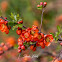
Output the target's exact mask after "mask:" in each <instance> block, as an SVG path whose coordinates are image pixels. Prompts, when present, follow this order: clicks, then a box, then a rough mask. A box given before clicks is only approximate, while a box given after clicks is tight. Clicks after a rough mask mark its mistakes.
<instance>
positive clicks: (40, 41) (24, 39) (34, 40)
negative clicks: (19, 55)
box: [16, 25, 53, 52]
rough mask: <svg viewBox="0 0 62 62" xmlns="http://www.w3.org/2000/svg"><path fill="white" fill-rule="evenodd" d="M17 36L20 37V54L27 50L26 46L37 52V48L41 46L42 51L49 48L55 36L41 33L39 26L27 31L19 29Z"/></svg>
mask: <svg viewBox="0 0 62 62" xmlns="http://www.w3.org/2000/svg"><path fill="white" fill-rule="evenodd" d="M16 32H17V34H18V35H20V37H19V38H18V45H19V47H18V52H21V51H22V50H25V49H26V47H27V46H26V44H28V45H29V46H30V49H31V50H33V51H35V50H36V46H41V48H42V49H44V48H45V46H49V45H50V44H51V42H53V36H52V35H51V34H49V35H44V34H43V33H39V30H38V27H37V26H34V25H33V26H32V28H29V27H28V28H27V29H25V30H24V29H20V28H18V29H17V31H16Z"/></svg>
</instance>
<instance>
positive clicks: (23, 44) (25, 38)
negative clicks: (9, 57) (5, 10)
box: [0, 2, 62, 55]
mask: <svg viewBox="0 0 62 62" xmlns="http://www.w3.org/2000/svg"><path fill="white" fill-rule="evenodd" d="M46 5H47V3H46V2H44V3H43V2H40V5H37V8H38V9H42V16H41V25H40V29H39V28H38V27H37V26H35V25H33V26H32V28H30V27H25V26H23V20H22V19H20V17H19V14H17V15H14V14H13V13H11V16H10V17H11V18H12V20H13V21H8V20H7V18H6V17H5V18H3V17H2V16H1V17H0V30H1V32H5V33H6V34H8V33H9V30H10V29H11V28H12V30H14V29H17V30H16V33H17V34H18V35H19V38H18V45H19V46H18V52H19V53H21V52H22V51H23V50H26V49H27V48H28V47H30V49H31V50H33V51H36V48H37V47H41V48H42V49H44V48H45V47H48V46H50V44H51V43H52V42H53V41H54V40H58V38H57V36H58V35H59V34H60V32H57V33H56V35H54V34H53V33H52V34H47V35H46V34H44V33H42V32H41V27H42V21H43V12H44V8H45V7H46ZM58 30H60V27H58ZM54 36H55V37H54ZM53 37H54V38H53ZM60 44H61V45H62V43H60ZM13 47H14V45H11V44H4V43H1V44H0V55H2V54H3V53H4V52H5V51H7V50H10V49H11V48H13Z"/></svg>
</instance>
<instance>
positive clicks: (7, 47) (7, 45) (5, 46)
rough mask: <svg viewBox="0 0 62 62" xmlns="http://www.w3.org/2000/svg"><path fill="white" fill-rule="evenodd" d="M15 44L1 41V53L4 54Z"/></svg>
mask: <svg viewBox="0 0 62 62" xmlns="http://www.w3.org/2000/svg"><path fill="white" fill-rule="evenodd" d="M12 47H13V46H12V45H11V44H9V43H6V44H5V43H3V42H2V43H1V44H0V55H1V54H3V53H4V52H5V51H7V50H9V49H11V48H12Z"/></svg>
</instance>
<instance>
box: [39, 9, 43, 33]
mask: <svg viewBox="0 0 62 62" xmlns="http://www.w3.org/2000/svg"><path fill="white" fill-rule="evenodd" d="M43 13H44V8H42V14H41V25H40V30H39V33H41V28H42V21H43Z"/></svg>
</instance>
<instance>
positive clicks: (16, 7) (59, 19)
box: [0, 0, 62, 62]
mask: <svg viewBox="0 0 62 62" xmlns="http://www.w3.org/2000/svg"><path fill="white" fill-rule="evenodd" d="M40 2H47V6H46V8H45V12H44V17H43V24H42V30H41V31H42V32H43V33H46V34H49V33H51V32H53V33H54V32H56V31H57V29H56V27H57V25H61V24H62V0H0V16H3V17H7V18H8V20H9V21H11V19H10V14H11V12H12V13H15V14H20V17H21V18H22V19H23V22H24V23H23V24H24V25H25V26H27V27H28V26H30V27H31V26H32V25H33V24H34V25H37V26H38V27H39V26H40V21H41V12H42V11H41V10H38V9H37V5H38V4H39V3H40ZM18 37H19V36H18V35H17V34H16V30H14V31H12V30H10V32H9V34H8V35H6V34H5V33H2V32H0V43H1V42H2V41H3V42H4V43H5V42H7V39H9V38H10V39H12V38H13V39H12V40H11V41H15V42H16V43H17V38H18ZM53 45H55V46H56V45H57V44H54V43H53V44H52V45H51V46H50V47H48V48H46V49H45V50H48V51H50V52H53V53H54V54H56V52H58V51H59V50H60V46H59V45H58V46H57V47H55V46H53ZM40 51H42V49H39V48H38V51H37V53H38V52H39V54H40V53H41V52H40ZM11 52H13V53H12V54H11ZM11 52H10V53H9V52H8V53H6V54H7V55H6V54H5V55H3V56H5V57H3V56H2V57H1V58H3V59H0V62H19V61H18V60H17V56H18V55H17V50H16V52H15V51H13V50H12V51H11ZM27 52H31V53H29V55H30V54H32V53H33V52H32V51H30V50H27V51H26V52H24V53H27ZM24 53H23V54H24ZM35 53H36V52H35ZM27 54H28V53H27ZM11 55H12V56H11ZM21 58H22V57H21ZM25 59H26V60H28V59H27V58H25ZM39 59H40V60H39ZM39 59H38V60H37V59H35V58H34V59H33V61H32V62H48V61H49V62H51V61H52V58H50V57H49V56H48V57H46V56H43V55H42V54H41V57H40V58H39ZM16 60H17V61H16ZM29 60H30V58H29ZM20 62H23V61H20Z"/></svg>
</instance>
